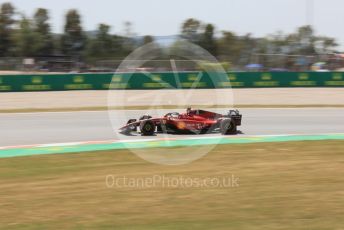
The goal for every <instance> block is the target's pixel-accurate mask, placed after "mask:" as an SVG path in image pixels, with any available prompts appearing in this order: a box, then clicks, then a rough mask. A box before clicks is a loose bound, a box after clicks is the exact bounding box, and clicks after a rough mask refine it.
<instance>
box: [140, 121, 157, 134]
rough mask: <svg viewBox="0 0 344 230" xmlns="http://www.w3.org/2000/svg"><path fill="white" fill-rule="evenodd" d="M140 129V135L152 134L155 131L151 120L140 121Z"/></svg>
mask: <svg viewBox="0 0 344 230" xmlns="http://www.w3.org/2000/svg"><path fill="white" fill-rule="evenodd" d="M140 131H141V135H142V136H152V135H154V131H155V124H154V122H153V121H151V120H143V121H141V123H140Z"/></svg>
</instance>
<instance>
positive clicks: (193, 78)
mask: <svg viewBox="0 0 344 230" xmlns="http://www.w3.org/2000/svg"><path fill="white" fill-rule="evenodd" d="M199 78H200V77H198V75H197V74H189V75H188V81H197V80H198V79H199Z"/></svg>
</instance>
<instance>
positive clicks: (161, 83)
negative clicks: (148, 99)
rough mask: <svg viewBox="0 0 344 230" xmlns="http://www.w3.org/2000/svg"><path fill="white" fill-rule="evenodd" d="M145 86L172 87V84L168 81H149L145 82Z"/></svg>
mask: <svg viewBox="0 0 344 230" xmlns="http://www.w3.org/2000/svg"><path fill="white" fill-rule="evenodd" d="M143 88H171V85H170V84H169V83H167V82H148V83H143Z"/></svg>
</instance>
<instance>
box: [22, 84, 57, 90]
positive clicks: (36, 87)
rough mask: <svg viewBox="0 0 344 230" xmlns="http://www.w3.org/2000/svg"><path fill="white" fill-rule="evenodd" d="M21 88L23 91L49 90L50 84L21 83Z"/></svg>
mask: <svg viewBox="0 0 344 230" xmlns="http://www.w3.org/2000/svg"><path fill="white" fill-rule="evenodd" d="M22 89H23V90H25V91H41V90H51V86H50V85H23V86H22Z"/></svg>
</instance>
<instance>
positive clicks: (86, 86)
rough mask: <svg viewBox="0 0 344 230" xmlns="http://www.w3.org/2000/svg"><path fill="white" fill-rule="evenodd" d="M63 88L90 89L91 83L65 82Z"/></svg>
mask: <svg viewBox="0 0 344 230" xmlns="http://www.w3.org/2000/svg"><path fill="white" fill-rule="evenodd" d="M64 88H65V89H69V90H72V89H92V88H93V87H92V85H91V84H67V85H64Z"/></svg>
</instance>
